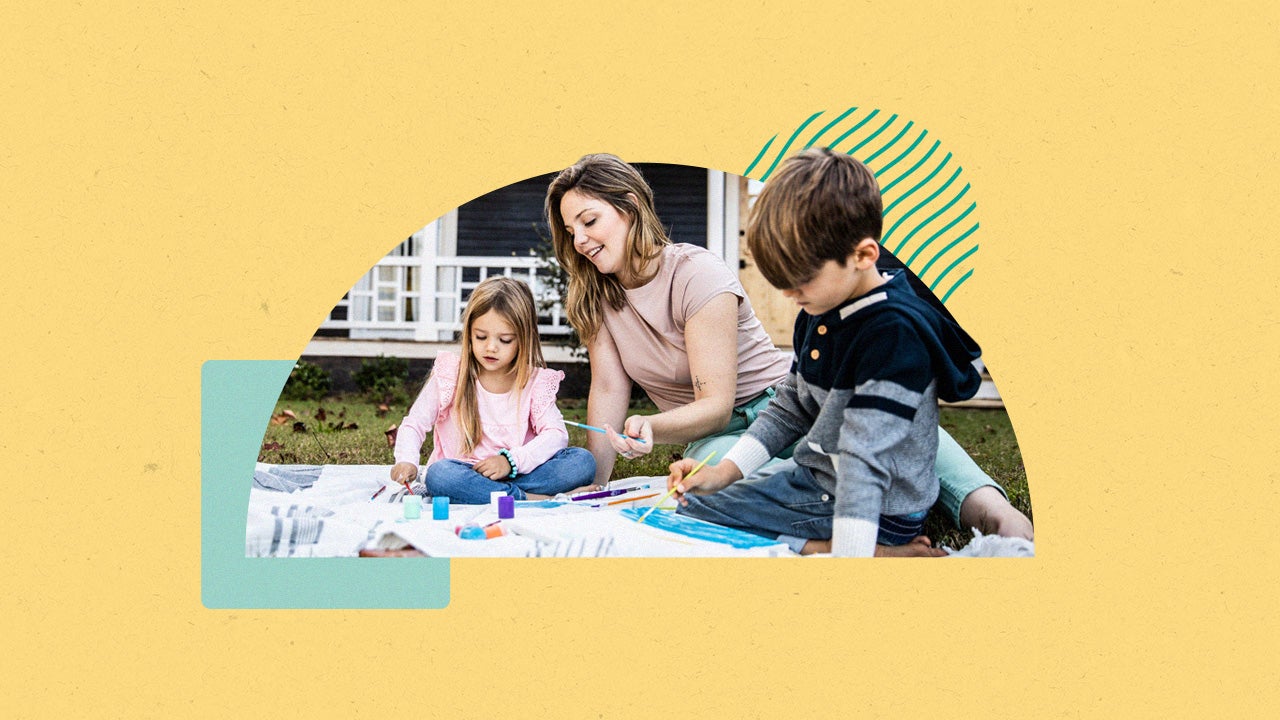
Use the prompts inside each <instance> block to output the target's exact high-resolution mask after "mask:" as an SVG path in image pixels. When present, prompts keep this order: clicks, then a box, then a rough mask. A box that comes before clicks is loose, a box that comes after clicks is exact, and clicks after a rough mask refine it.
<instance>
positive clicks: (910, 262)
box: [743, 107, 978, 303]
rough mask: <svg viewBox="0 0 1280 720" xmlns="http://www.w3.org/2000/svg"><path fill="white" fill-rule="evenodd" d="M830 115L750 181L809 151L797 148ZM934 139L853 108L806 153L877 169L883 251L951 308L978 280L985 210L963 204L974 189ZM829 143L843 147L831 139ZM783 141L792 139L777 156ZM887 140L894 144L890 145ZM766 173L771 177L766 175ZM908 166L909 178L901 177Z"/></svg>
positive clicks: (768, 154) (767, 159) (762, 160)
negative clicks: (979, 215) (826, 153)
mask: <svg viewBox="0 0 1280 720" xmlns="http://www.w3.org/2000/svg"><path fill="white" fill-rule="evenodd" d="M824 115H827V112H826V111H825V110H824V111H822V112H817V113H814V114H812V115H810V116H809V117H808V118H806V119H805V120H804V121H803V122H801V123H800V124H799V125H798V126H797V127H796V128H795V129H794V130H793V131H791V132H790V133H788V132H785V131H784V132H780V133H778V134H776V135H774V136H773V137H772V138H770V139H769V141H768V142H767V143H765V145H764V146H763V147H762V148H761V149H760V152H759V154H757V155H756V157H755V159H754V160H752V162H751V164H750V166H748V167H747V169H746V171H745V172H743V175H745V176H747V177H749V178H754V179H756V180H760V181H766V180H768V179H769V176H770V175H771V174H772V173H773V171H774V169H775V168H777V167H778V165H779V164H780V163H781V162H782V161H783V159H785V158H786V157H787V156H788V155H790V154H792V153H793V152H798V151H799V150H800V149H802V148H797V147H795V146H796V138H798V137H799V136H800V135H801V134H802V133H804V131H805V130H806V129H807V128H809V127H810V126H811V125H814V124H815V123H816V122H818V120H819V119H820V118H822V117H823V116H824ZM873 120H875V122H872V121H873ZM928 134H929V131H928V130H923V129H919V127H918V126H917V125H916V124H915V123H914V122H912V121H907V120H903V119H901V118H899V116H898V115H897V114H890V115H889V118H888V119H887V120H884V119H882V118H881V112H880V110H879V109H876V108H864V109H862V110H859V109H858V108H857V107H851V108H849V109H847V110H844V111H843V112H840V113H838V114H834V117H833V119H830V120H827V121H825V123H824V124H823V125H822V129H821V130H818V131H817V132H816V133H814V134H813V135H812V136H811V138H810V139H809V141H808V142H807V143H805V144H804V145H803V147H804V148H807V147H811V146H814V145H817V146H819V147H821V146H823V145H825V146H827V147H829V148H831V149H832V150H834V151H836V152H843V153H845V154H846V155H851V156H853V157H855V158H857V159H858V160H861V161H862V162H863V163H865V164H866V165H867V167H869V168H871V172H873V173H874V174H875V176H876V179H877V180H878V181H879V182H880V188H881V190H880V191H881V194H882V195H883V199H884V227H885V228H886V230H885V232H884V235H883V237H881V240H880V241H881V244H883V245H884V246H885V247H887V248H889V247H891V248H892V252H893V253H894V254H895V255H897V256H898V257H899V258H900V259H902V260H903V262H904V263H905V264H906V266H907V267H909V268H911V271H912V272H914V273H915V274H916V275H917V276H919V278H920V279H921V280H922V281H924V283H925V284H926V285H928V286H929V288H930V289H932V290H934V291H935V292H936V291H938V289H940V288H941V289H942V290H943V291H944V294H943V295H941V297H940V300H941V301H942V302H943V303H946V302H947V300H948V299H949V298H950V297H951V296H952V295H954V294H955V292H956V291H957V290H959V289H960V287H961V286H962V285H964V283H965V282H966V281H967V280H968V279H969V278H970V277H973V271H974V267H975V263H974V256H975V254H976V253H977V251H978V243H977V239H976V234H977V230H978V221H977V220H976V212H975V211H976V208H977V203H975V202H972V201H971V200H970V201H967V202H962V200H967V198H966V197H965V196H966V195H967V194H968V193H969V191H970V189H971V188H970V186H969V184H968V183H965V182H963V181H961V180H960V176H961V174H962V170H963V169H962V168H961V167H960V166H959V165H957V164H955V162H954V158H952V155H951V153H949V152H945V151H940V146H941V143H940V142H939V141H938V140H934V141H933V142H932V143H929V142H926V141H925V139H926V136H928ZM828 135H834V136H835V139H834V140H831V141H827V140H825V139H823V138H825V137H826V136H828ZM780 136H781V137H789V138H790V139H788V140H787V142H786V143H784V144H783V145H782V146H781V147H780V148H777V149H776V150H774V149H773V148H774V142H775V141H776V140H777V139H778V137H780ZM886 137H887V138H892V139H890V140H887V141H886V140H884V139H883V138H886ZM845 148H847V149H845ZM761 166H765V167H766V169H765V170H763V171H761V170H760V169H759V168H760V167H761ZM903 166H905V167H906V169H905V170H900V169H898V168H900V167H903ZM891 238H892V239H893V243H892V244H891V243H890V242H889V241H890V239H891Z"/></svg>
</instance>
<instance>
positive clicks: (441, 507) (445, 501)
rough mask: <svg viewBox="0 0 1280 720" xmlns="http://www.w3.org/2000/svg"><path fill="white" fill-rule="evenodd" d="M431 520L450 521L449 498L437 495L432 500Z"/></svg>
mask: <svg viewBox="0 0 1280 720" xmlns="http://www.w3.org/2000/svg"><path fill="white" fill-rule="evenodd" d="M431 519H432V520H448V519H449V498H448V496H446V495H437V496H435V497H434V498H432V499H431Z"/></svg>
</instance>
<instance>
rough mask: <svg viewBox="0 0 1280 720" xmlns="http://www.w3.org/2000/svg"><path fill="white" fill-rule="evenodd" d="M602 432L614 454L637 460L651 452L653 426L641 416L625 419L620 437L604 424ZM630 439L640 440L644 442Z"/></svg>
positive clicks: (647, 419)
mask: <svg viewBox="0 0 1280 720" xmlns="http://www.w3.org/2000/svg"><path fill="white" fill-rule="evenodd" d="M604 431H605V435H606V436H607V437H608V438H609V444H610V445H611V446H613V450H614V452H616V453H618V454H619V455H621V456H622V457H624V458H628V459H630V458H637V457H640V456H641V455H648V454H649V453H651V452H653V426H652V425H650V424H649V418H647V417H645V416H643V415H632V416H631V417H629V418H627V420H626V422H624V423H623V424H622V433H623V434H622V435H619V434H618V433H617V432H615V431H614V429H613V428H612V427H610V426H609V424H608V423H605V426H604ZM632 438H640V439H643V440H644V442H640V441H639V440H633V439H632Z"/></svg>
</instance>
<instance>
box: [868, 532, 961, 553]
mask: <svg viewBox="0 0 1280 720" xmlns="http://www.w3.org/2000/svg"><path fill="white" fill-rule="evenodd" d="M946 554H947V551H945V550H943V549H941V548H936V547H934V546H933V542H932V541H931V540H929V538H927V537H925V536H924V535H920V536H917V537H916V538H915V539H913V540H912V541H911V542H909V543H907V544H906V545H877V546H876V557H942V556H944V555H946Z"/></svg>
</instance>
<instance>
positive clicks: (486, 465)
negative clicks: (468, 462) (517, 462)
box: [471, 455, 511, 480]
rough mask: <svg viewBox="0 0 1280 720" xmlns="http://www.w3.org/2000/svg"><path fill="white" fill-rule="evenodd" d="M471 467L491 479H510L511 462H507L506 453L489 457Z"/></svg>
mask: <svg viewBox="0 0 1280 720" xmlns="http://www.w3.org/2000/svg"><path fill="white" fill-rule="evenodd" d="M471 469H472V470H475V471H476V472H478V473H480V474H481V475H483V476H485V477H487V478H489V479H490V480H502V479H504V478H508V479H509V478H510V475H511V463H509V462H507V457H506V456H505V455H494V456H492V457H487V458H485V459H483V460H481V461H480V462H478V463H476V464H475V465H472V466H471Z"/></svg>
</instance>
